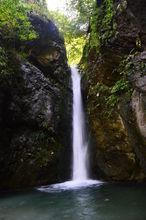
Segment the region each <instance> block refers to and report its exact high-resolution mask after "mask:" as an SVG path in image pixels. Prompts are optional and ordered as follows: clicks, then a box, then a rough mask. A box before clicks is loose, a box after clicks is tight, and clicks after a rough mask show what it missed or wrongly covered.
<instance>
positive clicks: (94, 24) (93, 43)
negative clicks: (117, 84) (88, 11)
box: [90, 0, 116, 50]
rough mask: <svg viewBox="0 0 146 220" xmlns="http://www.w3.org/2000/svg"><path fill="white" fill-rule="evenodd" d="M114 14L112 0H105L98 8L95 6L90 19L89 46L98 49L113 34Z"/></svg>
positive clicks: (114, 27)
mask: <svg viewBox="0 0 146 220" xmlns="http://www.w3.org/2000/svg"><path fill="white" fill-rule="evenodd" d="M114 14H115V10H114V6H113V0H105V1H104V2H103V4H102V6H101V7H100V8H96V10H95V12H94V13H93V15H92V18H91V21H90V26H91V34H90V48H96V49H97V50H98V49H99V48H100V46H101V45H103V44H106V43H107V42H108V41H109V40H110V39H111V38H112V37H113V36H114V35H115V31H116V22H115V21H114V19H113V18H114Z"/></svg>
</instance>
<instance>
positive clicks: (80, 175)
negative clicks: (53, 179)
mask: <svg viewBox="0 0 146 220" xmlns="http://www.w3.org/2000/svg"><path fill="white" fill-rule="evenodd" d="M71 72H72V89H73V120H72V127H73V141H72V142H73V143H72V147H73V165H72V179H71V180H69V181H66V182H63V183H59V184H53V185H50V186H49V187H48V186H47V187H46V186H44V187H43V186H42V187H40V188H38V189H39V190H40V191H42V192H50V191H51V192H52V191H56V190H60V189H61V190H66V189H67V190H68V189H76V188H80V187H88V186H91V185H96V186H97V185H101V184H102V182H100V181H97V180H92V179H89V173H88V164H89V163H88V142H87V138H86V132H85V116H84V109H83V102H82V94H81V76H80V74H79V73H78V69H77V68H75V67H72V68H71Z"/></svg>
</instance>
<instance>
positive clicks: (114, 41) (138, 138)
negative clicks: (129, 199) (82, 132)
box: [80, 0, 146, 181]
mask: <svg viewBox="0 0 146 220" xmlns="http://www.w3.org/2000/svg"><path fill="white" fill-rule="evenodd" d="M145 8H146V3H145V1H143V0H141V1H140V2H137V3H135V4H133V3H132V1H130V0H127V1H126V0H123V1H108V0H105V1H103V3H102V5H100V7H98V8H97V9H96V12H95V13H94V14H93V18H92V20H91V28H90V29H91V33H90V36H89V41H88V42H87V45H86V46H85V49H84V54H83V57H82V60H81V63H80V67H81V69H82V70H83V72H84V75H83V89H84V90H86V91H85V93H86V94H87V98H86V99H85V101H86V103H87V113H88V117H89V124H90V128H91V137H92V138H94V140H95V141H94V147H93V151H94V153H93V155H95V156H93V157H92V158H91V160H92V169H93V172H94V174H95V176H97V177H98V170H100V171H101V173H102V176H103V177H104V178H106V179H110V180H116V181H142V180H144V179H145V175H146V169H145V168H146V167H145V161H146V160H145V150H144V149H145V107H144V106H145V104H144V103H145V95H144V94H145V92H144V91H145V62H146V60H145V51H144V49H145V40H144V39H145V28H146V26H145V24H146V19H145V16H144V9H145ZM93 40H94V44H93ZM85 82H88V83H85ZM85 85H86V87H85Z"/></svg>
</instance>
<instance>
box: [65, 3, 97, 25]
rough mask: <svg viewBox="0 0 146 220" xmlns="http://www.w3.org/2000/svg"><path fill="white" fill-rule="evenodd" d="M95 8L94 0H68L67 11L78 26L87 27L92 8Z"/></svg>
mask: <svg viewBox="0 0 146 220" xmlns="http://www.w3.org/2000/svg"><path fill="white" fill-rule="evenodd" d="M94 6H95V0H76V1H74V0H69V1H68V11H69V13H70V15H72V16H73V17H74V18H75V19H76V20H77V22H78V24H80V26H82V25H88V24H89V19H90V17H91V15H92V12H93V8H94Z"/></svg>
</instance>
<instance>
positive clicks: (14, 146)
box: [0, 14, 72, 190]
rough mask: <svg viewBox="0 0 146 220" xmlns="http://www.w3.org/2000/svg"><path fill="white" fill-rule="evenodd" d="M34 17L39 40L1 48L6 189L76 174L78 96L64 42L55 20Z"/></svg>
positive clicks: (0, 155)
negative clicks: (74, 151)
mask: <svg viewBox="0 0 146 220" xmlns="http://www.w3.org/2000/svg"><path fill="white" fill-rule="evenodd" d="M30 21H31V23H32V25H33V27H34V29H35V31H36V32H37V34H38V36H39V37H38V38H37V39H35V40H33V41H30V42H25V44H24V45H23V44H22V43H21V44H19V45H17V48H15V51H14V49H13V50H12V49H11V48H10V47H9V48H4V47H5V45H3V46H2V47H1V48H2V49H1V50H0V53H2V54H3V57H4V58H5V59H3V60H2V61H4V62H1V61H0V68H1V73H0V189H1V190H4V189H5V190H7V189H16V188H24V187H25V188H26V187H30V186H36V185H42V184H49V183H55V182H60V181H62V180H66V179H68V178H69V177H70V155H71V154H70V151H71V97H72V94H71V89H70V85H71V78H70V69H69V67H68V65H67V58H66V52H65V47H64V41H63V39H62V37H61V36H60V34H59V32H58V30H57V28H56V26H55V25H54V24H53V23H52V22H51V21H50V20H48V19H46V18H44V17H40V16H38V15H33V14H31V15H30ZM20 51H21V53H22V52H25V56H26V57H27V58H26V59H24V58H23V59H22V57H21V56H20ZM18 54H19V55H18ZM9 70H11V71H9Z"/></svg>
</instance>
